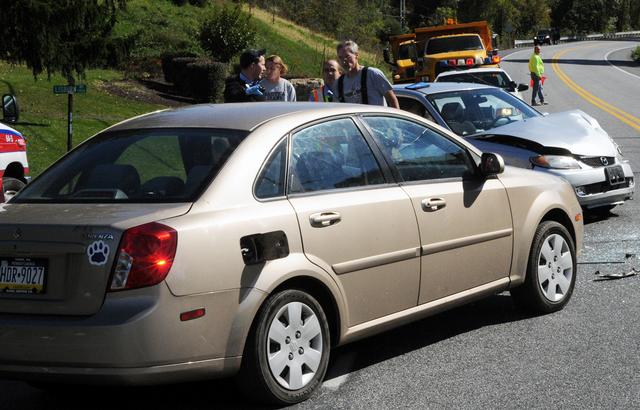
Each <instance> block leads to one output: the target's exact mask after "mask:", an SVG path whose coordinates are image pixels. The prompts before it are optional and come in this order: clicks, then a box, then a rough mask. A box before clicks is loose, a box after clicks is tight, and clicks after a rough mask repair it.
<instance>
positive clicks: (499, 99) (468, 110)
mask: <svg viewBox="0 0 640 410" xmlns="http://www.w3.org/2000/svg"><path fill="white" fill-rule="evenodd" d="M427 98H428V99H429V101H430V102H431V104H432V105H433V106H434V107H435V108H436V110H437V111H438V112H439V113H440V116H442V119H443V120H444V121H445V122H446V123H447V125H448V126H449V128H451V130H452V131H453V132H455V133H456V134H458V135H472V134H476V133H479V132H483V131H487V130H490V129H493V128H497V127H500V126H502V125H505V124H509V123H511V122H514V121H521V120H523V119H526V118H531V117H537V116H539V115H540V114H539V113H538V112H537V111H535V110H534V109H532V108H531V107H529V106H528V105H526V104H525V103H523V102H522V101H521V100H520V99H518V98H516V97H514V96H512V95H511V94H509V93H507V92H505V91H503V90H501V89H499V88H482V89H479V90H460V91H449V92H445V93H438V94H431V95H429V96H428V97H427Z"/></svg>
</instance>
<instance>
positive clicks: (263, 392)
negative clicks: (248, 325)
mask: <svg viewBox="0 0 640 410" xmlns="http://www.w3.org/2000/svg"><path fill="white" fill-rule="evenodd" d="M297 306H299V307H300V319H301V320H300V322H302V323H303V325H302V326H300V325H296V324H295V323H292V322H291V321H289V319H288V318H289V315H290V313H289V312H291V311H292V309H294V307H297ZM305 315H307V316H305ZM293 316H295V315H293ZM314 318H315V319H317V323H316V322H315V319H314ZM285 319H286V321H287V323H283V320H285ZM294 320H295V319H294ZM312 324H313V325H317V329H316V330H315V331H312V332H311V333H309V332H308V331H309V330H310V329H309V328H306V327H305V326H308V325H312ZM272 325H273V326H274V329H275V330H278V329H277V328H278V327H279V326H280V325H281V326H282V328H280V330H281V331H280V332H278V331H274V333H273V335H274V337H272V336H270V329H271V327H272ZM314 328H315V327H314ZM305 329H306V330H305ZM305 332H306V333H307V334H304V333H305ZM275 335H277V337H284V336H286V337H287V338H288V339H289V340H290V342H289V341H286V340H285V339H282V340H285V341H284V342H282V341H281V342H280V343H278V342H277V341H276V340H275V339H276V338H277V337H276V336H275ZM313 335H315V336H314V337H313V338H312V339H310V340H308V341H307V338H308V337H311V336H313ZM329 336H330V335H329V324H328V321H327V317H326V315H325V313H324V310H323V309H322V306H321V305H320V304H319V303H318V302H317V301H316V300H315V299H314V298H313V296H311V295H309V294H308V293H306V292H304V291H301V290H296V289H289V290H284V291H282V292H278V293H275V294H273V295H271V296H270V297H269V298H268V299H267V300H266V301H265V302H264V304H263V306H262V307H261V308H260V311H259V312H258V315H257V317H256V320H255V321H254V324H253V327H252V329H251V331H250V333H249V337H248V339H247V342H246V344H245V349H244V356H243V358H242V366H241V369H240V373H239V374H238V376H237V377H236V381H237V383H238V386H239V388H240V389H241V390H243V391H245V392H246V393H247V396H246V397H249V398H251V399H252V400H255V401H259V402H263V403H273V404H279V405H286V404H294V403H299V402H301V401H304V400H306V399H307V398H309V397H310V396H311V395H312V394H313V393H314V392H315V391H316V390H317V389H318V387H319V386H320V383H322V380H323V379H324V375H325V373H326V371H327V365H328V364H329V351H330V348H331V345H330V340H331V339H330V337H329ZM298 342H300V343H299V344H298ZM318 348H319V353H318ZM285 349H286V350H285ZM304 349H308V350H307V351H306V352H305V351H304ZM270 353H271V359H269V358H268V356H269V354H270ZM280 353H281V354H283V355H285V354H286V356H278V355H279V354H280ZM277 357H280V358H281V359H282V360H277V359H276V358H277ZM311 357H313V363H311V361H309V363H310V365H311V367H314V366H315V363H317V368H316V369H315V371H314V370H313V369H312V368H311V367H309V366H308V365H307V361H306V360H307V359H310V358H311ZM318 357H319V359H317V358H318ZM316 359H317V360H316ZM278 363H279V364H282V363H286V365H284V366H283V370H282V371H281V372H280V373H279V374H274V371H272V367H271V366H272V365H273V366H274V367H278ZM305 366H306V368H305ZM298 370H300V376H301V377H300V379H299V381H300V383H302V385H301V386H299V384H300V383H297V381H298V378H297V377H296V376H297V375H298V373H297V371H298ZM305 370H306V371H307V373H306V374H305V373H304V372H305ZM287 385H288V386H287Z"/></svg>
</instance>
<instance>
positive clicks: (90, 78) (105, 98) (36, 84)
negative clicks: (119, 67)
mask: <svg viewBox="0 0 640 410" xmlns="http://www.w3.org/2000/svg"><path fill="white" fill-rule="evenodd" d="M0 78H1V79H2V81H0V93H2V94H5V93H10V94H13V95H15V96H16V97H17V99H18V103H19V105H20V121H19V122H18V123H16V124H13V125H11V126H12V127H14V128H16V129H17V130H18V131H20V132H21V133H22V134H24V135H25V137H26V138H27V153H28V157H29V168H30V171H31V175H32V176H37V175H38V174H40V173H41V172H42V171H43V170H44V169H45V168H47V167H48V166H49V165H51V163H52V162H54V161H55V160H56V159H58V158H59V157H60V156H62V155H63V154H64V153H65V152H66V148H67V96H66V95H55V94H53V86H54V85H58V84H66V81H65V80H64V79H63V78H62V77H60V76H53V77H52V78H51V81H47V78H46V76H42V77H40V78H38V79H37V80H34V78H33V75H32V74H31V70H29V69H27V68H26V67H24V66H15V65H13V66H12V65H9V64H7V63H4V62H0ZM121 78H122V74H121V73H119V72H117V71H112V70H90V71H88V72H87V76H86V79H85V80H82V81H79V83H83V84H86V85H87V93H86V94H76V95H75V96H74V102H73V103H74V107H73V108H74V109H73V144H74V146H76V145H78V144H79V143H80V142H82V141H84V140H85V139H87V138H88V137H90V136H92V135H93V134H95V133H97V132H98V131H100V130H102V129H104V128H106V127H107V126H109V125H112V124H115V123H117V122H119V121H122V120H124V119H127V118H129V117H132V116H134V115H138V114H142V113H145V112H150V111H154V110H157V109H160V108H164V107H162V106H160V105H154V104H147V103H142V102H137V101H134V100H131V99H128V98H122V97H116V96H112V95H109V94H108V93H106V92H104V91H101V90H100V86H101V85H102V84H103V81H106V80H118V79H121Z"/></svg>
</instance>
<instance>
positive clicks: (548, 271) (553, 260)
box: [538, 234, 573, 302]
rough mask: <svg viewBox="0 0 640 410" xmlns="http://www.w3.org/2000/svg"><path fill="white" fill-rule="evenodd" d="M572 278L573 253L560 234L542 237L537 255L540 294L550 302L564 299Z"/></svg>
mask: <svg viewBox="0 0 640 410" xmlns="http://www.w3.org/2000/svg"><path fill="white" fill-rule="evenodd" d="M572 279H573V255H571V251H570V250H569V244H568V243H567V241H565V240H564V238H563V237H562V236H561V235H558V234H553V235H549V236H547V237H546V238H545V239H544V242H543V244H542V247H541V249H540V254H539V256H538V283H539V285H540V290H542V294H543V295H544V297H546V298H547V299H548V300H550V301H551V302H560V301H561V300H562V299H564V298H565V297H566V296H567V294H568V292H569V289H571V282H572Z"/></svg>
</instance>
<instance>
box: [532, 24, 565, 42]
mask: <svg viewBox="0 0 640 410" xmlns="http://www.w3.org/2000/svg"><path fill="white" fill-rule="evenodd" d="M559 38H560V36H559V35H557V33H556V30H553V29H550V28H545V29H541V30H538V33H536V35H535V36H533V45H536V46H537V45H543V44H548V45H551V44H558V39H559Z"/></svg>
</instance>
